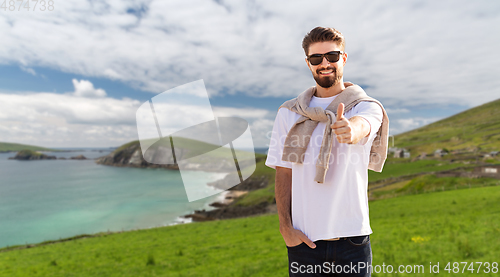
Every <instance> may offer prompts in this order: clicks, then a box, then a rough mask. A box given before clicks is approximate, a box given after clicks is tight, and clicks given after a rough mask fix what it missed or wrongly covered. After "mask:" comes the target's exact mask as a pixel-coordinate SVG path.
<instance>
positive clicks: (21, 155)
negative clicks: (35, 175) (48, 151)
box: [9, 150, 57, 161]
mask: <svg viewBox="0 0 500 277" xmlns="http://www.w3.org/2000/svg"><path fill="white" fill-rule="evenodd" d="M55 159H57V158H56V156H49V155H45V154H42V153H40V152H36V151H33V150H21V151H19V152H17V154H16V155H15V156H14V157H10V158H9V160H21V161H30V160H55Z"/></svg>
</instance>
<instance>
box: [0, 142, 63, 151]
mask: <svg viewBox="0 0 500 277" xmlns="http://www.w3.org/2000/svg"><path fill="white" fill-rule="evenodd" d="M24 149H26V150H33V151H57V150H54V149H50V148H45V147H39V146H34V145H26V144H17V143H7V142H0V152H17V151H20V150H24Z"/></svg>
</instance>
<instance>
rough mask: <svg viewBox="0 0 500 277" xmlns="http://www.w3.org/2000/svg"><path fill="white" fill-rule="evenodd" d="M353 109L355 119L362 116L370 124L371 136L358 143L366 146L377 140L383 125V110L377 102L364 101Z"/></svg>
mask: <svg viewBox="0 0 500 277" xmlns="http://www.w3.org/2000/svg"><path fill="white" fill-rule="evenodd" d="M353 109H354V114H353V115H352V116H353V117H354V116H360V117H362V118H363V119H365V120H366V121H367V122H368V124H370V134H369V135H368V136H366V137H364V138H363V139H361V140H360V141H359V142H358V144H361V145H364V144H366V143H367V142H368V141H371V140H373V139H374V138H375V136H376V135H377V132H378V129H379V128H380V126H381V125H382V118H383V113H382V108H381V107H380V106H379V105H378V104H377V103H375V102H369V101H363V102H360V103H358V104H357V105H356V106H354V108H353Z"/></svg>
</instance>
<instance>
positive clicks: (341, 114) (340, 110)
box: [337, 103, 344, 121]
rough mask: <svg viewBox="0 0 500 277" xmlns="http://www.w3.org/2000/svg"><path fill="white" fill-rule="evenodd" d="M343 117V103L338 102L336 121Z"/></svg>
mask: <svg viewBox="0 0 500 277" xmlns="http://www.w3.org/2000/svg"><path fill="white" fill-rule="evenodd" d="M343 117H344V103H340V104H339V106H338V107H337V121H339V120H342V118H343Z"/></svg>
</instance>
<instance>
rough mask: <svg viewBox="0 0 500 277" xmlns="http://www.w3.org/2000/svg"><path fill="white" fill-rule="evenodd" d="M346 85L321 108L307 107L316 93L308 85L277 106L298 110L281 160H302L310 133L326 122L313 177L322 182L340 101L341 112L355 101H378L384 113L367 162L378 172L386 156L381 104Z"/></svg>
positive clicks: (386, 120)
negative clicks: (342, 106) (342, 104)
mask: <svg viewBox="0 0 500 277" xmlns="http://www.w3.org/2000/svg"><path fill="white" fill-rule="evenodd" d="M344 84H345V86H346V88H345V89H344V90H343V91H342V92H341V93H340V94H338V95H337V97H335V99H334V100H333V101H332V103H330V105H328V107H327V108H326V109H325V110H323V109H322V108H321V107H314V108H310V107H309V103H310V102H311V98H312V96H313V95H314V93H315V92H316V87H311V88H308V89H307V90H306V91H304V92H302V93H301V94H300V95H299V96H298V97H297V98H294V99H291V100H288V101H286V102H285V103H283V105H281V106H280V108H287V109H289V110H290V111H292V112H295V113H298V114H299V115H301V117H300V118H299V119H298V120H297V122H295V124H294V125H293V126H292V128H291V129H290V131H289V132H288V135H287V137H286V139H285V145H284V148H283V156H282V160H283V161H288V162H294V163H303V162H304V154H305V152H306V150H307V145H308V144H309V141H310V139H311V135H312V132H313V131H314V129H315V128H316V126H317V125H318V123H319V122H326V128H325V133H324V135H323V140H322V142H321V148H320V152H319V155H318V160H317V162H316V175H315V177H314V180H315V181H316V182H318V183H323V182H324V181H325V176H326V171H327V170H328V165H329V161H330V155H331V152H332V151H331V149H332V142H333V139H334V135H335V133H334V132H333V130H332V128H331V125H332V124H333V123H334V122H335V120H336V113H337V107H338V105H339V104H340V103H344V106H345V108H344V113H346V112H348V111H349V110H350V109H352V108H353V107H354V106H356V104H358V103H359V102H362V101H370V102H375V103H377V104H378V105H379V106H380V107H381V108H382V112H383V118H382V125H381V126H380V129H379V130H378V131H377V136H376V137H375V139H374V140H373V144H372V148H371V150H370V162H369V164H368V169H371V170H373V171H376V172H381V171H382V168H383V166H384V162H385V160H386V158H387V144H388V139H389V136H388V133H389V118H388V117H387V113H386V112H385V109H384V107H383V106H382V104H381V103H380V102H379V101H377V100H376V99H374V98H371V97H369V96H368V95H366V93H365V92H364V90H363V89H362V88H361V87H360V86H358V85H353V84H351V83H347V82H346V83H344Z"/></svg>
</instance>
